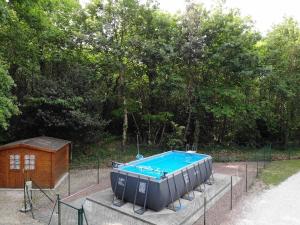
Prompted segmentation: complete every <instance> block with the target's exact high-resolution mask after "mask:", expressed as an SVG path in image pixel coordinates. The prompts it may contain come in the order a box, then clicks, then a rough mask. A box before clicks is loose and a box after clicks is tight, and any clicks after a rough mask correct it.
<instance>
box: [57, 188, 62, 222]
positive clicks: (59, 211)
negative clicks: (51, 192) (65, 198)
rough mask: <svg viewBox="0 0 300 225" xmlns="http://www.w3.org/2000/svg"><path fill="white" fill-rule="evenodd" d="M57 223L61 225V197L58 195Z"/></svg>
mask: <svg viewBox="0 0 300 225" xmlns="http://www.w3.org/2000/svg"><path fill="white" fill-rule="evenodd" d="M57 217H58V218H57V223H58V225H61V205H60V196H59V194H57Z"/></svg>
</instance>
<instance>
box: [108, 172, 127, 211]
mask: <svg viewBox="0 0 300 225" xmlns="http://www.w3.org/2000/svg"><path fill="white" fill-rule="evenodd" d="M127 179H128V173H126V176H125V180H124V178H122V179H120V172H119V171H118V176H117V180H116V183H115V186H114V193H115V194H114V197H113V201H112V203H113V205H115V206H118V207H121V206H122V205H124V204H125V202H124V196H125V191H126V187H127ZM123 181H125V182H124V183H123ZM118 187H122V188H123V191H122V197H121V199H118V198H117V191H118Z"/></svg>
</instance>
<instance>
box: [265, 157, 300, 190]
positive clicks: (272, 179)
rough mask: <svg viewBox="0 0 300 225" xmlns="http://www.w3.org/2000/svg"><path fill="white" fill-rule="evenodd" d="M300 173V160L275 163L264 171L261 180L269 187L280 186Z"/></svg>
mask: <svg viewBox="0 0 300 225" xmlns="http://www.w3.org/2000/svg"><path fill="white" fill-rule="evenodd" d="M299 171H300V160H282V161H273V162H271V163H270V164H269V165H268V166H267V167H266V169H264V170H263V171H262V174H261V179H262V181H263V182H264V183H265V184H267V185H278V184H280V183H281V182H282V181H284V180H286V179H287V178H288V177H290V176H292V175H293V174H295V173H297V172H299Z"/></svg>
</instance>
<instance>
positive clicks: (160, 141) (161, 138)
mask: <svg viewBox="0 0 300 225" xmlns="http://www.w3.org/2000/svg"><path fill="white" fill-rule="evenodd" d="M165 129H166V123H164V126H163V129H162V132H161V135H160V140H159V144H158V145H159V146H161V143H162V140H163V137H164V134H165Z"/></svg>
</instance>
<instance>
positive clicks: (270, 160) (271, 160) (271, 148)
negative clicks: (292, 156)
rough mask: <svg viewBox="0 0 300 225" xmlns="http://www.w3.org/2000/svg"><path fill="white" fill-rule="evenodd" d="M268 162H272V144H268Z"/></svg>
mask: <svg viewBox="0 0 300 225" xmlns="http://www.w3.org/2000/svg"><path fill="white" fill-rule="evenodd" d="M270 162H272V144H270Z"/></svg>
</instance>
